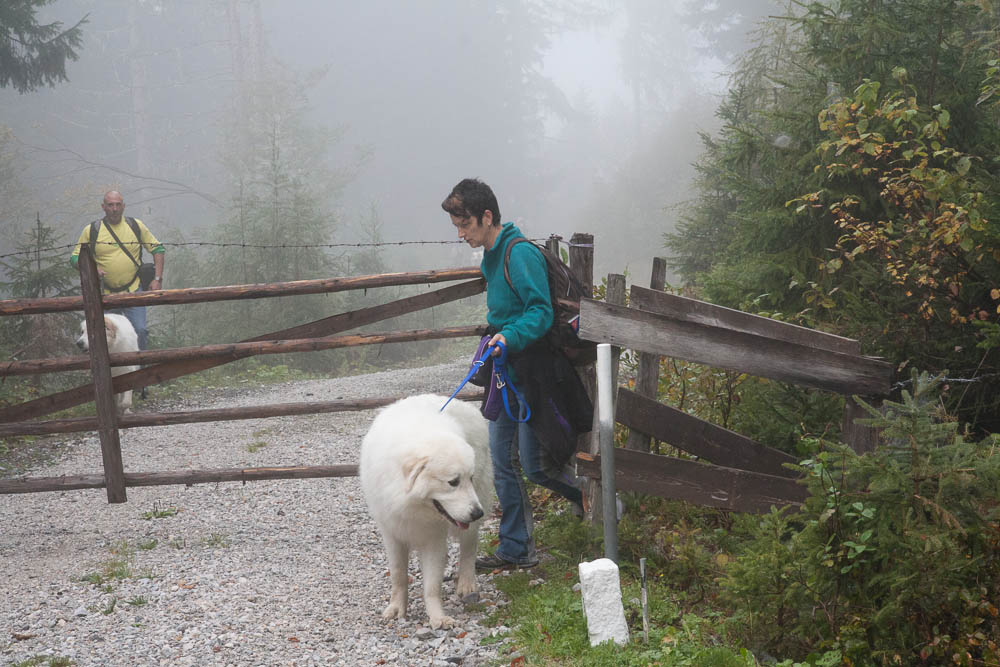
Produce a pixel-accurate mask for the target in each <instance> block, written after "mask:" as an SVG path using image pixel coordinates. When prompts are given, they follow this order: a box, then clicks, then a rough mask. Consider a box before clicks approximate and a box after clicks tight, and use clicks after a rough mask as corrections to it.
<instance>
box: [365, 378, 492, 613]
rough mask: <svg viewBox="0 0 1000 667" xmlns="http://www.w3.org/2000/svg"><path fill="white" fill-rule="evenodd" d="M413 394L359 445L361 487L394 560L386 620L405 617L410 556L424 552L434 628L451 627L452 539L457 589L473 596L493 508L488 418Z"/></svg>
mask: <svg viewBox="0 0 1000 667" xmlns="http://www.w3.org/2000/svg"><path fill="white" fill-rule="evenodd" d="M446 400H447V397H445V396H437V395H433V394H423V395H420V396H411V397H409V398H405V399H403V400H401V401H397V402H395V403H393V404H391V405H389V406H387V407H385V408H384V409H383V410H382V411H381V412H379V414H378V416H376V417H375V420H374V421H373V422H372V425H371V428H370V429H369V430H368V434H367V435H366V436H365V438H364V440H363V441H362V443H361V464H360V475H361V486H362V489H363V490H364V494H365V500H366V501H367V503H368V509H369V511H370V512H371V514H372V517H373V518H374V519H375V522H376V523H377V524H378V527H379V530H380V531H381V533H382V540H383V542H384V543H385V549H386V552H387V556H388V560H389V576H390V580H391V583H392V592H391V594H390V596H389V605H388V606H387V607H386V608H385V611H384V612H383V613H382V618H384V619H392V618H406V605H407V583H408V579H407V565H408V563H409V557H410V550H411V549H415V550H417V551H419V552H420V571H421V574H422V576H423V584H424V607H425V608H426V610H427V615H428V616H429V617H430V623H431V627H432V628H435V629H436V628H441V627H445V628H448V627H451V626H452V625H453V624H454V622H455V621H454V619H453V618H451V617H450V616H447V615H445V613H444V609H443V608H442V607H441V581H442V579H443V577H444V568H445V564H446V562H447V557H448V535H449V533H451V535H452V536H454V537H457V538H458V541H459V548H460V553H459V560H458V581H457V584H456V591H457V592H458V594H459V595H460V596H465V595H468V594H470V593H473V592H475V591H476V549H477V547H478V541H479V524H480V523H481V522H482V518H483V515H484V513H485V511H487V510H489V509H490V507H491V506H492V503H493V466H492V463H491V461H490V453H489V432H488V429H487V425H486V420H485V419H483V417H482V415H481V414H480V413H479V409H478V408H477V407H476V406H473V405H469V404H467V403H463V402H461V401H458V400H453V401H452V402H451V403H449V404H448V407H447V409H446V410H445V411H444V412H441V411H440V410H441V406H442V405H444V403H445V401H446Z"/></svg>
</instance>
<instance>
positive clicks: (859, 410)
mask: <svg viewBox="0 0 1000 667" xmlns="http://www.w3.org/2000/svg"><path fill="white" fill-rule="evenodd" d="M862 398H863V399H864V400H865V402H866V403H868V404H869V405H871V406H873V407H875V408H881V406H882V399H881V398H879V397H876V396H863V397H862ZM870 417H871V415H870V414H868V411H867V410H865V409H864V408H863V407H861V405H859V404H858V402H857V401H855V400H854V396H853V395H848V396H844V421H843V424H842V425H841V433H842V434H843V440H844V442H845V443H847V444H848V445H849V446H850V448H851V449H853V450H854V451H856V452H857V453H858V454H867V453H869V452H873V451H875V447H877V446H878V441H879V430H878V429H877V428H874V427H872V426H868V425H867V424H856V423H854V420H855V419H864V418H870Z"/></svg>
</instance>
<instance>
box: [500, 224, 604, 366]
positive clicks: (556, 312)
mask: <svg viewBox="0 0 1000 667" xmlns="http://www.w3.org/2000/svg"><path fill="white" fill-rule="evenodd" d="M522 241H523V242H525V243H531V242H530V241H528V239H526V238H524V237H520V238H516V239H513V240H511V242H510V243H508V244H507V250H506V252H505V253H504V257H503V277H504V278H505V279H506V280H507V285H509V286H510V289H511V291H512V292H514V293H515V294H517V290H515V289H514V283H512V282H511V280H510V251H511V249H512V248H513V247H514V246H515V245H517V244H518V243H521V242H522ZM531 245H532V246H534V247H535V248H536V249H537V250H538V252H540V253H542V257H544V258H545V269H546V272H547V273H548V276H549V298H550V299H551V300H552V316H553V317H552V327H551V328H550V329H549V330H548V332H547V333H546V334H545V339H546V340H548V342H549V345H550V346H551V347H553V348H555V349H557V350H559V351H561V352H562V353H563V354H565V355H566V358H567V359H569V360H570V362H572V363H573V364H574V365H577V366H579V365H583V364H590V363H593V362H594V360H595V359H596V358H597V343H592V342H590V341H589V340H583V339H582V338H580V336H579V331H580V299H582V298H584V297H587V298H590V296H591V295H590V294H588V293H587V288H586V287H585V286H584V284H583V283H582V282H581V281H580V279H579V278H577V277H576V275H575V274H574V273H573V272H572V271H571V270H570V268H569V267H568V266H566V265H565V264H563V261H562V260H561V259H559V258H558V257H556V256H555V255H553V254H552V253H550V252H549V251H548V250H546V249H545V248H543V247H542V246H540V245H538V244H536V243H531Z"/></svg>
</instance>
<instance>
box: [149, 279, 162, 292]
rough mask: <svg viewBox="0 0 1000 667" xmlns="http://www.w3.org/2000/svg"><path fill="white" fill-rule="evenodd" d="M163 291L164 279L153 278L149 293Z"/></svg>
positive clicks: (150, 282)
mask: <svg viewBox="0 0 1000 667" xmlns="http://www.w3.org/2000/svg"><path fill="white" fill-rule="evenodd" d="M160 289H163V278H153V279H152V280H151V281H149V291H150V292H152V291H153V290H160Z"/></svg>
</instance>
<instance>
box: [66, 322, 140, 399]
mask: <svg viewBox="0 0 1000 667" xmlns="http://www.w3.org/2000/svg"><path fill="white" fill-rule="evenodd" d="M104 329H105V331H106V332H107V337H108V352H109V353H111V354H114V353H115V352H138V351H139V337H138V336H137V335H136V333H135V327H133V326H132V323H131V322H129V321H128V318H127V317H125V316H124V315H118V314H117V313H107V314H106V315H105V316H104ZM76 346H77V347H78V348H80V349H81V350H84V351H86V350H87V349H89V347H90V342H89V340H88V339H87V320H84V321H83V322H81V323H80V337H79V338H77V339H76ZM137 370H139V367H138V366H112V367H111V375H112V377H114V376H116V375H124V374H125V373H131V372H132V371H137ZM115 405H116V407H117V408H118V414H122V413H123V412H126V411H128V410H131V409H132V390H131V389H130V390H128V391H123V392H121V393H119V394H115Z"/></svg>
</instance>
